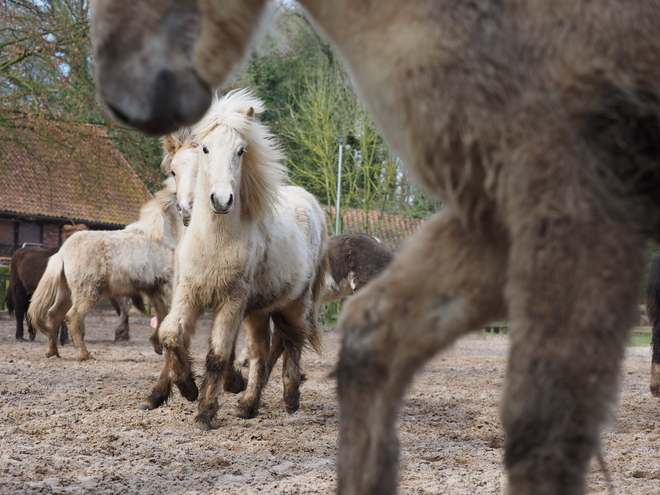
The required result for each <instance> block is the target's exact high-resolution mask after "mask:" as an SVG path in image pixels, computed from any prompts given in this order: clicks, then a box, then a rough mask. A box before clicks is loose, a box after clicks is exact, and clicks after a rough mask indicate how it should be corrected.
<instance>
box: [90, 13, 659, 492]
mask: <svg viewBox="0 0 660 495" xmlns="http://www.w3.org/2000/svg"><path fill="white" fill-rule="evenodd" d="M266 3H267V2H266V0H199V1H193V0H189V1H181V0H179V1H176V0H143V1H141V2H120V1H119V0H104V1H96V2H95V3H94V4H93V14H92V15H93V41H94V46H95V56H96V64H97V69H98V70H97V76H98V83H99V92H100V95H101V97H102V98H103V99H104V101H105V102H106V104H107V105H108V107H109V108H110V109H112V111H113V113H114V114H115V115H116V116H118V117H119V118H121V119H122V120H124V121H125V122H128V123H130V124H131V125H134V126H136V127H138V128H140V129H143V130H145V131H148V132H156V133H160V132H167V131H171V130H173V129H174V128H176V127H178V126H180V125H184V124H188V123H192V122H194V121H195V120H197V119H198V118H199V117H200V116H201V115H202V114H203V113H204V111H205V109H206V107H207V106H208V104H209V102H210V88H213V87H215V86H217V85H219V84H221V83H222V82H223V81H224V80H225V79H226V78H227V77H228V75H229V74H230V73H231V71H232V69H234V68H235V67H236V66H237V63H238V62H239V61H240V60H241V59H242V58H243V56H244V55H245V54H246V52H247V48H248V46H249V44H250V42H251V40H252V38H253V34H254V33H256V32H257V31H258V29H257V28H258V26H259V24H260V21H261V18H262V15H263V12H264V11H265V10H266V9H265V6H266ZM300 3H301V5H302V6H303V7H304V8H305V9H306V10H307V12H308V13H309V15H310V17H311V19H312V20H313V22H314V23H315V24H316V25H317V26H318V27H319V28H320V29H322V30H323V31H324V32H325V34H326V35H327V36H328V37H329V38H330V39H331V40H332V41H333V42H334V43H335V46H336V47H337V48H338V50H339V51H340V53H341V54H342V55H343V57H344V60H345V61H346V63H347V65H348V67H349V70H350V71H351V74H352V77H353V80H354V82H355V84H356V87H357V88H358V90H359V92H360V94H361V95H362V96H363V97H364V100H365V102H366V103H367V105H368V106H369V108H370V109H371V111H372V112H373V114H374V116H375V118H376V120H377V122H378V123H379V124H380V126H381V128H382V130H383V132H384V134H385V136H386V137H387V139H388V140H389V141H390V143H391V144H392V146H393V147H394V149H395V150H396V151H397V153H399V154H400V156H401V157H402V160H403V162H404V163H405V164H406V165H407V166H408V167H409V168H410V169H411V170H412V171H413V173H415V174H416V176H417V177H418V178H419V180H420V181H421V183H422V184H423V185H424V186H425V187H426V188H427V189H428V190H429V191H431V192H433V193H436V194H438V195H439V196H441V197H442V199H443V200H444V202H445V207H444V209H443V211H442V212H440V213H439V214H438V215H436V216H435V217H433V218H431V219H430V220H429V221H427V222H426V223H425V225H424V227H423V228H422V229H421V230H420V231H419V232H418V233H417V234H415V235H414V236H412V238H411V239H410V240H409V242H408V243H407V244H406V246H405V247H404V248H403V249H402V250H401V251H400V252H399V253H398V254H397V257H396V259H395V260H394V261H393V262H392V264H391V265H390V266H389V267H388V268H387V269H386V270H385V272H383V274H382V275H381V276H380V277H379V278H378V279H376V280H374V281H373V282H372V283H370V284H369V285H368V286H367V287H365V288H364V290H362V291H360V292H359V293H358V294H356V295H355V296H354V297H352V298H351V300H350V301H349V302H348V304H347V305H346V306H345V308H344V311H343V314H342V318H341V321H340V328H341V331H342V333H343V335H344V337H343V343H342V350H341V353H340V357H339V363H338V367H337V376H338V382H339V384H338V392H339V401H340V448H339V473H338V482H339V491H340V493H342V494H361V495H364V494H390V493H393V492H395V491H396V484H397V464H398V442H397V437H396V431H395V424H396V418H397V413H398V411H399V407H400V404H401V401H402V398H403V395H404V393H405V390H406V389H407V387H408V385H409V384H410V382H411V380H412V378H413V376H414V374H415V372H416V371H417V370H419V369H420V367H421V366H423V364H424V363H425V362H426V361H427V360H428V359H430V358H431V357H432V356H434V355H435V354H436V353H438V352H439V351H441V350H443V349H446V348H447V347H448V346H450V345H451V344H452V343H453V342H454V341H455V340H456V339H457V338H458V337H460V336H461V335H464V334H465V333H466V332H468V331H469V330H471V329H476V328H479V327H481V326H483V325H484V324H485V323H487V322H488V321H492V320H496V319H500V318H503V317H505V315H506V316H507V317H508V318H509V319H510V320H511V322H512V328H511V339H510V340H511V346H510V356H509V361H508V369H507V376H506V382H505V386H504V391H503V397H502V403H501V404H502V405H501V418H502V424H503V427H504V430H505V432H506V444H505V458H504V461H505V464H506V468H507V473H508V492H509V493H510V494H512V495H519V494H536V495H544V494H561V495H574V494H583V493H585V490H586V472H587V467H588V464H589V461H590V460H591V459H592V458H593V457H594V455H595V454H596V453H597V451H598V449H599V445H600V444H599V436H600V429H601V427H602V426H603V424H604V422H605V420H606V419H607V418H608V415H609V414H610V411H611V409H610V407H611V405H612V404H613V402H614V401H615V399H616V395H617V384H618V378H619V369H620V365H621V360H622V358H623V353H624V343H625V341H626V338H627V336H628V329H629V328H630V326H631V325H632V323H633V322H634V319H635V314H636V298H637V293H638V287H639V282H640V279H641V275H642V270H643V264H644V263H643V258H644V257H643V252H644V246H645V242H646V240H647V239H649V238H650V237H654V238H658V234H659V233H660V224H659V222H660V163H659V159H660V1H659V0H637V1H634V2H630V1H623V0H590V1H586V0H475V1H453V0H378V1H375V0H362V1H357V0H300Z"/></svg>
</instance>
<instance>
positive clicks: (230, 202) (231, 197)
mask: <svg viewBox="0 0 660 495" xmlns="http://www.w3.org/2000/svg"><path fill="white" fill-rule="evenodd" d="M232 204H234V195H233V194H230V195H229V201H227V207H230V206H231V205H232Z"/></svg>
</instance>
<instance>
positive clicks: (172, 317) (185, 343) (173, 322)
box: [140, 285, 202, 409]
mask: <svg viewBox="0 0 660 495" xmlns="http://www.w3.org/2000/svg"><path fill="white" fill-rule="evenodd" d="M188 301H190V297H189V294H188V290H187V288H186V287H185V286H184V285H179V286H177V290H176V292H175V294H174V301H173V306H172V311H171V312H170V313H169V314H168V315H167V317H165V318H163V320H162V321H159V323H160V327H159V328H158V340H159V341H160V342H161V344H162V345H163V348H164V349H165V362H164V363H163V370H162V371H161V373H160V377H158V381H157V382H156V385H155V386H154V388H153V389H152V390H151V394H149V396H148V397H147V398H146V399H145V401H144V402H143V403H142V404H141V405H140V409H155V408H157V407H160V406H161V405H163V403H164V402H165V401H166V400H167V399H169V397H170V395H171V393H172V382H174V383H175V384H176V386H177V387H178V388H179V391H180V392H181V395H183V397H184V398H186V399H187V400H189V401H191V402H192V401H194V400H197V396H198V394H199V391H198V389H197V384H196V383H195V377H194V375H193V371H192V363H191V359H190V352H189V349H190V337H191V335H192V334H193V333H194V331H195V325H196V324H197V320H198V319H199V315H200V314H201V313H202V309H200V308H198V307H196V306H193V305H191V304H189V303H188Z"/></svg>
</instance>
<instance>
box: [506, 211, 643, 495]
mask: <svg viewBox="0 0 660 495" xmlns="http://www.w3.org/2000/svg"><path fill="white" fill-rule="evenodd" d="M536 200H537V198H535V201H536ZM565 203H566V202H559V203H558V204H565ZM572 207H573V208H574V209H575V210H577V211H579V214H580V219H579V220H578V219H577V218H571V217H570V216H569V214H568V213H567V214H565V215H556V216H553V217H552V218H548V217H537V218H534V217H533V216H532V217H531V218H529V219H527V220H526V221H523V222H521V224H522V225H524V228H520V229H519V231H518V232H517V233H516V241H514V243H513V246H512V252H511V264H510V271H509V276H508V279H507V280H508V283H507V288H506V290H507V297H508V298H509V299H510V304H509V310H510V316H511V319H512V321H513V328H512V331H511V348H510V356H509V360H508V370H507V379H506V385H505V392H504V395H503V398H502V406H501V412H502V423H503V426H504V429H505V431H506V446H505V463H506V467H507V469H508V474H509V493H510V494H511V495H532V494H533V495H560V494H561V495H581V494H584V493H585V484H586V481H585V476H586V471H587V468H588V464H589V461H590V459H591V458H592V457H593V456H594V455H595V454H596V452H597V450H598V448H599V442H600V430H601V428H602V426H603V423H604V422H605V420H606V419H607V417H608V415H609V413H610V409H609V407H610V405H611V404H612V403H613V402H614V400H615V398H616V392H617V385H618V374H619V367H620V363H621V360H622V358H623V354H624V345H625V341H626V338H627V335H628V329H629V328H630V326H631V325H632V324H633V321H634V318H635V310H636V299H637V297H638V294H639V282H640V280H641V263H640V262H641V261H642V260H643V250H642V248H643V246H644V242H643V239H641V238H640V237H638V236H636V235H635V234H634V232H631V231H630V229H629V228H621V227H620V226H617V224H616V223H615V222H613V221H609V222H607V223H602V224H599V218H600V214H601V212H599V211H598V210H596V209H595V208H590V206H589V205H583V204H582V205H581V204H579V203H578V204H577V205H575V204H573V205H572ZM519 210H520V211H525V210H526V211H529V209H523V208H521V209H519ZM594 210H595V211H594ZM603 210H605V208H603ZM603 210H601V211H603ZM573 216H574V217H577V214H576V213H573Z"/></svg>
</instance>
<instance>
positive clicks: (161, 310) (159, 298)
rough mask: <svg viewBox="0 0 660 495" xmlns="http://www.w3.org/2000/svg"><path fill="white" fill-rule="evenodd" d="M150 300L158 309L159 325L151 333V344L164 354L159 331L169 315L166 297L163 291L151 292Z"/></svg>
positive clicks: (156, 350) (156, 351)
mask: <svg viewBox="0 0 660 495" xmlns="http://www.w3.org/2000/svg"><path fill="white" fill-rule="evenodd" d="M149 300H150V301H151V304H152V305H153V307H154V309H155V310H156V318H157V319H158V325H157V326H156V329H155V330H154V332H153V333H152V334H151V337H149V342H151V345H152V346H153V347H154V352H155V353H156V354H162V353H163V345H162V344H161V343H160V339H159V338H158V331H159V329H160V325H161V324H162V322H163V321H164V320H165V317H166V316H167V312H168V309H167V303H166V302H165V298H164V297H163V294H161V293H156V294H150V295H149Z"/></svg>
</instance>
